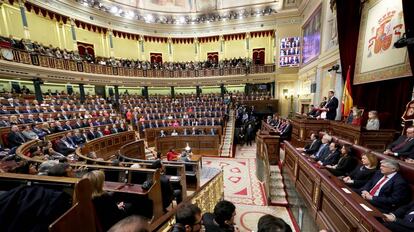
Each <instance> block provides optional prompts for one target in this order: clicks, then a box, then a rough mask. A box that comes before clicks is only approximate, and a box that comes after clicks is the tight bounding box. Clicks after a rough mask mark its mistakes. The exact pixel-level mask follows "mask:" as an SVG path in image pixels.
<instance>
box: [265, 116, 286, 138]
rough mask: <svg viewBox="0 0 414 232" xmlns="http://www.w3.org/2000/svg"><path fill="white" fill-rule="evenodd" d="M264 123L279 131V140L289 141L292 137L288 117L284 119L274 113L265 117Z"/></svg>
mask: <svg viewBox="0 0 414 232" xmlns="http://www.w3.org/2000/svg"><path fill="white" fill-rule="evenodd" d="M266 123H267V124H268V125H270V126H272V127H273V128H274V129H275V130H276V131H277V132H279V135H280V139H281V140H288V141H290V139H291V138H292V122H291V120H290V119H284V118H282V117H280V116H279V115H278V114H274V115H273V116H268V117H267V118H266Z"/></svg>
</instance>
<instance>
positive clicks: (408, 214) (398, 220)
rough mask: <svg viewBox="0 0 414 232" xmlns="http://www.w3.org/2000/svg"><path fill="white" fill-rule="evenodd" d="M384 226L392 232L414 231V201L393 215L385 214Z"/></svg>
mask: <svg viewBox="0 0 414 232" xmlns="http://www.w3.org/2000/svg"><path fill="white" fill-rule="evenodd" d="M383 219H384V223H383V224H384V226H385V227H387V228H388V229H390V230H391V231H398V232H411V231H414V201H413V202H411V203H410V204H408V205H405V206H402V207H400V208H398V209H397V210H395V211H394V212H392V213H389V214H384V218H383Z"/></svg>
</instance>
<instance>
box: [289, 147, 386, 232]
mask: <svg viewBox="0 0 414 232" xmlns="http://www.w3.org/2000/svg"><path fill="white" fill-rule="evenodd" d="M283 169H284V170H286V171H287V173H288V174H289V175H290V177H291V179H292V181H293V183H294V186H295V187H296V190H297V191H298V192H299V193H300V194H301V195H302V197H303V198H304V200H305V202H306V203H307V205H308V206H309V207H308V210H309V212H310V215H312V217H313V219H314V220H315V221H316V222H317V224H318V225H319V226H320V227H322V228H328V229H329V230H332V231H344V232H345V231H350V232H351V231H366V232H368V231H389V230H388V229H387V228H385V227H384V226H383V225H382V224H381V223H380V222H379V221H378V220H377V219H376V218H378V217H379V218H381V217H382V213H381V212H379V211H378V209H376V208H375V207H373V206H372V205H371V204H370V203H369V202H368V201H366V200H364V199H363V198H362V197H361V196H360V195H358V194H357V193H355V192H353V191H352V190H351V189H350V188H349V187H348V186H346V185H345V184H344V183H343V182H341V181H340V180H339V179H338V178H337V177H335V176H333V175H332V174H330V173H329V171H327V170H326V169H319V168H317V167H316V166H315V165H313V163H312V162H311V161H309V160H308V159H307V157H305V156H304V155H301V154H300V152H299V151H298V150H296V148H295V147H293V146H292V145H291V144H290V143H289V142H285V165H284V168H283ZM364 207H365V208H369V210H368V209H365V208H364Z"/></svg>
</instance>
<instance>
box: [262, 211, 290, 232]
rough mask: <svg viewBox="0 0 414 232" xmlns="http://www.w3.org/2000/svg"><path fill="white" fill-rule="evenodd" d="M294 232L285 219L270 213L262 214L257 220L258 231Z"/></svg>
mask: <svg viewBox="0 0 414 232" xmlns="http://www.w3.org/2000/svg"><path fill="white" fill-rule="evenodd" d="M275 231H280V232H292V229H291V228H290V226H289V225H288V224H287V223H286V222H285V221H283V219H281V218H278V217H275V216H273V215H270V214H266V215H264V216H262V217H261V218H260V219H259V221H258V222H257V232H275Z"/></svg>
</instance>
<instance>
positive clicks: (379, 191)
mask: <svg viewBox="0 0 414 232" xmlns="http://www.w3.org/2000/svg"><path fill="white" fill-rule="evenodd" d="M398 170H399V165H398V162H397V161H394V160H381V166H380V171H377V172H376V173H375V174H374V176H373V177H372V178H371V179H370V180H369V181H368V183H366V184H365V185H364V186H363V187H362V188H360V189H359V192H360V193H361V196H362V198H364V199H366V200H367V201H369V203H371V204H372V205H373V206H375V207H377V208H378V209H379V210H380V211H381V212H385V213H388V212H390V211H392V210H395V209H396V208H398V207H399V206H401V205H403V204H406V203H408V202H409V201H410V196H411V191H410V187H409V185H408V183H407V182H406V181H405V180H404V179H403V178H402V176H401V175H400V174H399V173H398Z"/></svg>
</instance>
